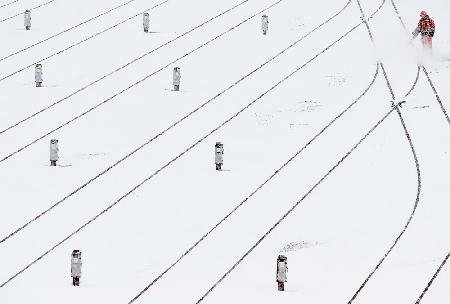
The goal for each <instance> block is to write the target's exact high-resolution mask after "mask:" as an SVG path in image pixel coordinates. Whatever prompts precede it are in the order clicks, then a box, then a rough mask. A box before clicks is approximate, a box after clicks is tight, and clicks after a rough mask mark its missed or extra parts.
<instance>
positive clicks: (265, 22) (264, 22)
mask: <svg viewBox="0 0 450 304" xmlns="http://www.w3.org/2000/svg"><path fill="white" fill-rule="evenodd" d="M261 29H262V31H263V35H267V31H268V30H269V17H268V16H267V15H263V16H262V18H261Z"/></svg>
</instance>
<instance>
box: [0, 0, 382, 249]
mask: <svg viewBox="0 0 450 304" xmlns="http://www.w3.org/2000/svg"><path fill="white" fill-rule="evenodd" d="M350 2H351V0H349V1H347V3H346V5H345V6H344V7H343V8H342V9H341V10H340V11H338V12H337V13H336V14H334V15H333V16H331V17H330V18H328V19H327V20H325V21H324V22H322V23H321V24H319V25H318V26H316V27H315V28H313V29H312V30H311V31H309V32H308V33H306V34H305V35H303V36H301V37H300V38H299V39H297V40H296V41H294V42H293V43H292V44H290V45H289V46H288V47H286V48H284V49H283V50H281V51H280V52H278V53H277V54H276V55H275V56H273V57H271V58H270V59H269V60H267V61H265V62H264V63H262V64H261V65H259V66H258V67H256V68H255V69H253V70H251V71H250V72H249V73H247V74H246V75H244V76H243V77H241V78H239V79H238V80H237V81H235V82H234V83H232V84H231V85H229V86H228V87H227V88H225V89H224V90H222V91H220V92H219V93H217V94H216V95H214V96H213V97H212V98H210V99H209V100H207V101H206V102H204V103H202V104H201V105H200V106H199V107H197V108H195V109H194V110H192V111H191V112H189V113H188V114H186V115H184V116H183V117H182V118H180V119H178V120H177V121H176V122H174V123H172V124H171V125H169V126H168V127H167V128H165V129H164V130H162V131H161V132H159V133H158V134H157V135H155V136H154V137H152V138H150V139H149V140H148V141H146V142H145V143H143V144H142V145H140V146H139V147H137V148H136V149H134V150H133V151H131V152H130V153H128V154H127V155H125V156H124V157H122V158H121V159H119V160H118V161H116V162H115V163H114V164H112V165H111V166H109V167H108V168H106V169H105V170H103V171H102V172H100V173H98V174H97V175H96V176H94V177H93V178H91V179H89V180H88V181H87V182H85V183H83V184H82V185H81V186H79V187H78V188H76V189H75V190H74V191H72V192H70V193H69V194H67V195H66V196H64V197H63V198H62V199H60V200H59V201H57V202H56V203H54V204H52V205H51V206H50V207H49V208H47V209H46V210H44V211H43V212H41V213H39V214H38V215H37V216H35V217H34V218H33V219H31V220H29V221H28V222H26V223H24V224H23V225H21V226H20V227H19V228H17V229H16V230H14V231H13V232H11V233H9V234H8V235H7V236H5V237H3V238H2V239H1V240H0V244H1V243H3V242H5V241H7V240H8V239H9V238H11V237H13V236H14V235H17V234H18V233H19V232H21V231H22V230H23V229H25V228H27V227H28V226H29V225H31V224H32V223H33V222H35V221H37V220H38V219H39V218H41V217H42V216H44V215H46V214H48V213H49V212H50V211H52V210H53V209H55V208H56V207H57V206H59V205H61V204H62V203H63V202H64V201H66V200H67V199H68V198H70V197H72V196H74V195H75V194H76V193H78V192H79V191H81V190H82V189H84V188H85V187H87V186H88V185H89V184H91V183H92V182H94V181H96V180H97V179H98V178H100V177H101V176H103V175H104V174H106V173H107V172H109V171H110V170H111V169H113V168H114V167H116V166H117V165H119V164H120V163H122V162H123V161H125V160H126V159H128V158H129V157H131V156H132V155H134V154H135V153H137V152H138V151H140V150H141V149H143V148H144V147H146V146H147V145H149V144H150V143H151V142H153V141H154V140H156V139H157V138H159V137H161V136H163V135H164V134H165V133H166V132H168V131H169V130H171V129H173V128H174V127H176V126H177V125H178V124H180V123H181V122H183V121H184V120H186V119H188V118H189V117H190V116H192V115H193V114H194V113H196V112H198V111H199V110H201V109H202V108H204V107H206V106H207V105H209V104H210V103H212V102H213V101H215V100H216V99H217V98H219V97H221V96H222V95H223V94H225V93H226V92H228V91H229V90H231V89H232V88H234V87H235V86H237V85H238V84H240V83H241V82H243V81H244V80H246V79H247V78H248V77H250V76H251V75H253V74H254V73H256V72H258V71H259V70H260V69H262V68H263V67H265V66H266V65H268V64H269V63H271V62H272V61H274V60H275V59H277V58H278V57H279V56H281V55H283V54H284V53H285V52H286V51H287V50H289V49H291V48H293V47H294V46H296V45H297V44H298V43H300V42H301V41H303V40H304V39H305V38H307V37H308V36H309V35H311V34H313V33H314V32H315V31H317V30H318V29H320V28H321V27H322V26H324V25H325V24H327V23H329V22H330V21H331V20H333V19H334V18H336V17H337V16H338V15H340V14H341V13H342V12H343V11H344V10H345V9H346V8H347V7H348V6H349V4H350ZM378 67H379V66H378V65H377V70H376V76H377V75H378ZM376 76H375V77H376ZM375 77H374V80H373V81H372V83H371V86H372V84H373V82H374V81H375ZM365 93H366V92H365ZM365 93H364V94H365ZM361 97H362V96H361ZM359 99H360V98H359ZM351 106H353V104H352V105H351ZM347 110H348V109H347ZM347 110H346V111H347ZM346 111H345V112H346ZM342 114H343V113H342ZM342 114H341V115H342Z"/></svg>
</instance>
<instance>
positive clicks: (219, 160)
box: [215, 142, 224, 170]
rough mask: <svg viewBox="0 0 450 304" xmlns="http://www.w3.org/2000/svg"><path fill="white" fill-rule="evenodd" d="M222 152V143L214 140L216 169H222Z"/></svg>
mask: <svg viewBox="0 0 450 304" xmlns="http://www.w3.org/2000/svg"><path fill="white" fill-rule="evenodd" d="M223 152H224V149H223V144H222V143H221V142H216V145H215V163H216V170H222V165H223Z"/></svg>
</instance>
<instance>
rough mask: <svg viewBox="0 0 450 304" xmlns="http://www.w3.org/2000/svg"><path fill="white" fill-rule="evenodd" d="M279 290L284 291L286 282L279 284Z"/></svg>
mask: <svg viewBox="0 0 450 304" xmlns="http://www.w3.org/2000/svg"><path fill="white" fill-rule="evenodd" d="M278 290H279V291H284V282H278Z"/></svg>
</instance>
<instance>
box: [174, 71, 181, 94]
mask: <svg viewBox="0 0 450 304" xmlns="http://www.w3.org/2000/svg"><path fill="white" fill-rule="evenodd" d="M180 82H181V70H180V68H179V67H175V68H174V69H173V89H174V91H179V90H180Z"/></svg>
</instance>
